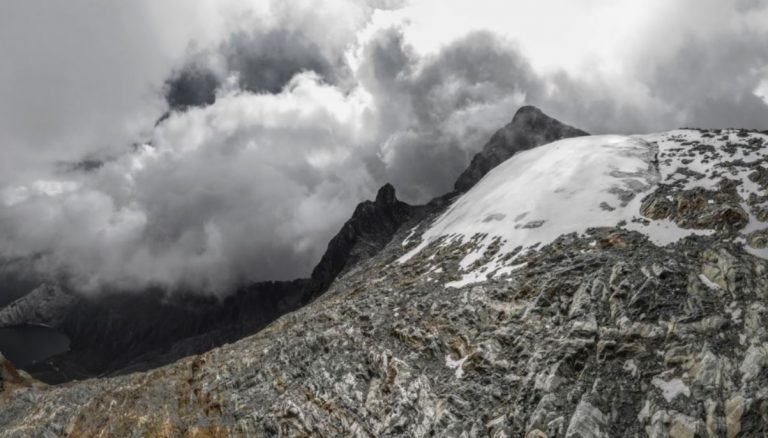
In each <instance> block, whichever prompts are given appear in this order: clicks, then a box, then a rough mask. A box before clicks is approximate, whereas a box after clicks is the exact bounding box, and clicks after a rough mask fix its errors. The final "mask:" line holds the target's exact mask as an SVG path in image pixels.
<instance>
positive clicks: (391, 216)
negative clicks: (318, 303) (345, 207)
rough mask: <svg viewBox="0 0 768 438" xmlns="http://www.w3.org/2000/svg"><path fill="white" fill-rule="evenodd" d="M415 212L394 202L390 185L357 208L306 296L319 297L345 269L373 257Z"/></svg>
mask: <svg viewBox="0 0 768 438" xmlns="http://www.w3.org/2000/svg"><path fill="white" fill-rule="evenodd" d="M415 211H416V209H415V208H414V207H411V206H410V205H408V204H406V203H405V202H402V201H400V200H398V199H397V196H396V194H395V188H394V187H393V186H392V184H389V183H387V184H385V185H384V186H382V187H381V188H380V189H379V191H378V193H377V194H376V199H375V200H374V201H365V202H362V203H360V204H358V206H357V208H355V212H354V213H353V214H352V217H351V218H350V219H349V220H348V221H347V222H346V223H345V224H344V226H343V227H342V228H341V231H339V233H338V234H336V236H334V237H333V239H331V241H330V243H328V249H327V250H326V251H325V254H324V255H323V258H322V259H320V263H318V264H317V266H316V267H315V269H314V270H313V271H312V276H311V278H310V283H309V284H308V287H307V296H308V297H309V298H315V297H317V296H319V295H320V294H321V293H323V292H325V290H326V289H328V286H330V285H331V283H332V282H333V280H334V279H335V278H336V277H337V276H338V275H339V274H341V273H342V272H344V270H345V269H347V268H349V267H351V266H354V265H355V264H356V263H358V262H360V261H361V260H365V259H367V258H370V257H372V256H374V255H375V254H376V253H377V252H379V251H380V250H381V249H382V248H383V247H384V245H386V244H387V243H389V241H390V240H391V239H392V236H393V235H394V234H395V232H396V231H397V230H398V228H399V227H400V226H401V225H402V224H403V223H404V222H405V221H407V220H408V219H409V218H410V217H411V216H412V215H413V214H414V212H415Z"/></svg>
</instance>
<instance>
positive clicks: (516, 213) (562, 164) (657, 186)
mask: <svg viewBox="0 0 768 438" xmlns="http://www.w3.org/2000/svg"><path fill="white" fill-rule="evenodd" d="M765 137H766V136H764V135H762V134H757V133H746V134H745V133H743V132H741V131H736V130H732V131H717V133H712V132H706V131H698V130H678V131H671V132H667V133H661V134H653V135H648V136H633V137H627V136H615V135H611V136H589V137H578V138H571V139H565V140H560V141H556V142H553V143H550V144H548V145H544V146H541V147H538V148H536V149H532V150H529V151H525V152H521V153H518V154H517V155H515V156H513V157H512V158H510V159H509V160H507V161H506V162H504V163H503V164H501V165H500V166H498V167H497V168H495V169H494V170H492V171H491V172H490V173H488V174H487V175H486V176H485V178H483V179H482V180H481V181H480V182H479V183H478V184H477V185H476V186H475V187H474V188H472V189H471V190H470V191H469V192H467V193H466V194H465V195H463V196H462V197H460V198H459V199H458V200H457V201H456V202H455V203H454V204H453V205H452V206H451V208H450V209H448V211H446V212H445V213H444V214H443V215H442V216H441V217H439V218H438V219H437V220H436V221H435V222H434V223H433V224H432V225H431V227H430V228H429V229H428V230H426V231H425V232H424V233H423V234H422V241H421V243H420V244H419V245H418V246H416V247H415V248H413V249H412V250H411V251H409V252H408V253H407V254H406V255H405V256H403V257H402V258H401V259H400V261H401V262H405V261H407V260H409V259H410V258H411V257H413V256H414V255H415V254H417V253H418V252H420V251H421V250H422V249H424V248H425V247H426V246H427V245H430V244H435V243H437V244H452V245H455V244H459V245H464V246H465V247H468V248H470V250H469V251H467V252H466V253H465V255H464V257H463V259H462V261H461V263H460V266H461V268H462V269H463V271H464V274H465V275H464V279H463V280H462V281H460V282H455V283H453V284H449V285H450V286H461V285H463V284H467V283H469V282H475V281H482V280H485V279H486V278H487V277H488V276H492V275H499V274H504V273H508V272H511V271H512V270H514V269H515V268H516V267H517V265H516V264H515V259H516V258H517V256H519V255H521V254H524V253H525V252H526V251H529V250H532V249H536V248H540V247H542V246H543V245H546V244H548V243H551V242H553V241H554V240H555V239H557V238H558V237H559V236H562V235H565V234H569V233H578V234H581V233H583V232H585V231H586V230H587V229H589V228H592V227H624V228H626V229H629V230H634V231H638V232H641V233H643V234H645V235H647V236H648V237H649V239H650V240H651V241H652V242H654V243H655V244H657V245H666V244H669V243H672V242H675V241H678V240H679V239H681V238H684V237H686V236H688V235H691V234H712V233H714V232H715V231H722V229H724V228H728V227H731V228H734V227H735V228H736V229H739V230H740V231H741V234H740V235H738V234H736V235H732V237H733V236H737V237H736V238H741V239H742V240H743V241H744V242H746V241H747V239H746V238H747V235H748V233H749V232H753V231H755V230H761V229H765V228H768V223H765V222H763V221H765V220H768V210H766V209H765V208H766V207H768V198H766V199H764V198H763V197H760V195H761V187H760V186H759V184H758V183H757V182H755V181H757V180H758V179H759V178H760V175H758V174H759V173H760V172H761V170H760V169H765V167H761V166H762V165H763V163H764V162H765V163H766V164H768V161H767V160H766V157H768V151H766V148H765V147H763V143H764V140H765ZM766 180H767V181H768V178H766ZM729 187H730V189H729ZM750 196H751V198H750ZM750 199H752V200H751V201H750ZM667 204H668V205H667ZM761 209H763V210H761ZM761 212H762V213H761ZM742 219H743V220H742ZM742 222H743V223H742ZM729 223H730V225H729ZM731 231H733V230H731ZM738 236H741V237H738ZM750 248H751V252H752V253H753V254H758V253H759V250H757V249H756V248H752V247H750ZM489 253H491V254H493V256H492V257H489V256H488V254H489Z"/></svg>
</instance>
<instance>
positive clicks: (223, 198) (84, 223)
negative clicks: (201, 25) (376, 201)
mask: <svg viewBox="0 0 768 438" xmlns="http://www.w3.org/2000/svg"><path fill="white" fill-rule="evenodd" d="M24 4H28V3H26V2H25V3H24ZM29 4H34V2H30V3H29ZM112 4H113V3H110V5H112ZM270 4H271V5H272V6H273V7H272V8H271V9H269V11H268V13H265V12H263V11H262V12H261V13H260V14H256V13H243V14H239V15H238V21H237V23H239V24H238V26H233V27H232V30H231V31H229V30H227V31H225V32H221V33H219V34H216V36H215V37H211V38H210V39H209V40H208V42H207V43H205V44H203V43H200V42H198V43H197V44H195V45H189V41H191V40H192V39H193V38H194V36H195V35H194V32H192V31H189V30H188V29H187V31H188V32H189V33H191V35H189V36H188V37H187V40H184V39H183V38H182V40H183V42H184V44H181V43H180V42H178V41H176V40H175V39H174V40H173V41H170V42H168V43H167V44H164V45H163V44H160V45H159V47H160V49H158V43H157V41H155V39H154V38H153V36H154V37H159V36H162V35H164V34H165V32H166V31H167V29H166V31H163V30H162V26H159V25H158V26H157V28H155V27H150V30H151V32H148V31H147V29H146V28H145V26H146V25H147V24H146V23H148V22H156V20H157V17H156V16H154V15H151V14H150V12H153V10H152V9H151V8H150V7H144V6H141V3H137V4H136V5H137V6H134V7H128V6H126V7H125V8H121V7H120V6H104V5H101V6H95V3H94V4H91V3H90V2H87V1H82V2H79V3H77V5H79V6H80V8H79V9H82V12H84V13H86V12H87V15H86V16H85V18H83V17H84V16H83V15H78V14H77V13H76V11H71V10H68V11H67V13H71V14H72V17H71V20H73V21H77V20H84V21H85V22H86V23H93V22H97V23H99V22H102V23H100V24H99V25H98V26H96V25H94V26H96V28H94V29H92V31H93V32H96V33H98V32H102V31H103V32H107V34H113V33H110V32H108V31H107V30H104V29H101V27H99V26H119V27H118V29H119V30H120V31H119V32H117V34H118V35H119V36H121V38H124V41H123V40H122V39H120V38H117V39H116V40H114V41H110V42H108V43H104V44H103V47H102V46H101V45H99V43H95V42H93V41H88V37H89V36H88V35H79V34H76V33H75V34H73V35H70V38H69V39H71V40H72V41H69V39H66V38H65V39H64V42H63V43H57V42H53V41H50V40H47V39H46V40H44V41H39V40H38V39H39V38H42V37H40V36H39V35H32V34H31V33H30V32H27V31H25V30H24V29H22V28H19V26H16V27H14V26H11V30H8V28H7V27H6V26H4V25H5V24H9V25H12V24H13V22H14V21H18V18H19V17H18V14H22V13H29V14H31V13H33V12H34V11H31V10H26V9H24V8H22V9H24V10H18V11H14V12H16V14H17V16H16V17H13V15H12V14H10V15H9V14H1V15H0V17H5V21H7V23H3V21H4V19H3V18H0V29H2V30H0V55H4V56H5V57H6V58H7V57H13V56H15V55H14V54H16V55H17V56H16V58H13V59H15V60H17V61H19V62H18V63H16V64H14V65H10V66H9V64H8V63H4V64H3V65H4V66H3V67H0V88H1V89H2V91H3V94H2V95H3V96H7V97H8V99H5V100H4V101H3V102H2V103H0V116H2V117H0V120H2V121H0V127H1V128H2V134H0V141H2V148H3V153H4V155H5V156H8V157H10V160H8V161H5V164H3V166H2V167H3V171H4V176H3V177H2V178H0V183H2V188H1V189H0V190H1V191H0V202H2V208H0V256H2V257H3V258H4V259H6V260H13V261H14V263H15V265H19V266H24V269H26V270H27V271H29V272H33V273H34V274H35V275H40V276H42V277H46V278H64V279H66V280H68V281H70V282H71V283H73V284H74V285H75V286H77V287H79V288H82V289H85V290H91V291H96V290H100V289H102V288H104V287H110V288H115V287H116V288H127V289H130V288H138V287H144V286H148V285H161V286H165V287H167V288H170V289H176V288H185V289H199V290H204V291H209V292H221V291H226V290H227V289H228V288H230V287H232V286H233V285H236V284H239V283H242V282H245V281H254V280H272V279H287V278H293V277H297V276H301V275H306V274H307V273H308V272H309V270H310V269H311V267H312V266H313V264H314V263H316V261H317V260H318V259H319V258H320V256H321V254H322V252H323V251H324V249H325V245H326V244H327V242H328V240H329V239H330V238H331V237H332V236H333V234H334V233H335V232H336V231H337V230H338V229H339V228H340V226H341V224H342V223H343V221H344V220H346V219H347V218H348V216H349V215H350V214H351V212H352V210H353V208H354V206H355V205H356V204H357V203H358V202H360V201H361V200H364V199H367V198H370V197H371V196H372V194H373V193H375V190H376V188H377V187H379V186H380V185H382V184H383V183H384V182H387V181H391V182H392V183H393V184H394V185H395V186H396V187H397V188H398V191H399V194H400V196H401V197H402V198H404V199H405V200H406V201H409V202H414V203H415V202H424V201H426V200H428V199H429V198H431V197H433V196H435V195H439V194H442V193H444V192H447V191H449V190H450V188H451V187H452V184H453V182H454V180H455V178H456V177H457V176H458V174H459V173H460V172H461V171H462V170H463V169H464V167H465V166H466V164H467V163H468V161H469V158H470V157H471V155H472V154H473V153H474V152H476V151H477V150H478V149H479V148H480V147H481V146H482V144H483V143H484V142H485V141H486V140H487V139H488V137H489V136H490V134H491V133H492V132H493V131H495V130H496V129H498V128H499V127H500V126H502V125H504V124H505V123H507V122H508V121H509V119H510V118H511V117H512V115H513V114H514V111H515V110H516V109H517V108H518V107H519V106H521V105H523V104H534V105H537V106H539V107H541V108H542V109H543V110H544V111H545V112H547V113H549V114H551V115H553V116H555V117H557V118H560V119H561V120H563V121H565V122H567V123H569V124H572V125H574V126H577V127H579V128H582V129H585V130H587V131H590V132H593V133H604V132H619V133H633V132H648V131H655V130H664V129H670V128H674V127H678V126H703V127H709V126H712V127H724V126H739V127H747V128H759V129H766V128H768V105H767V104H766V97H765V96H768V75H767V73H768V53H767V52H768V51H767V50H766V47H768V24H766V23H768V22H766V21H761V20H760V18H762V17H765V16H766V14H768V11H767V8H766V4H765V2H761V1H751V2H741V3H739V7H738V8H736V7H734V8H732V9H733V10H730V9H729V11H728V13H729V15H728V16H727V17H722V20H727V23H726V24H727V25H726V24H724V25H723V26H722V29H719V28H718V29H715V30H716V31H712V29H711V28H710V29H708V30H707V31H701V30H698V27H697V26H696V24H697V23H686V22H685V21H686V20H687V19H688V15H687V9H686V8H685V7H682V6H681V7H680V8H679V9H676V10H674V11H672V12H669V16H665V17H664V20H662V21H663V22H664V23H667V24H668V25H669V26H673V25H677V26H678V27H679V29H678V30H677V31H676V32H674V35H675V36H674V38H671V37H662V36H660V35H659V34H658V33H657V32H656V31H655V29H651V30H650V31H649V32H648V35H647V36H646V37H644V38H641V39H640V42H639V43H637V42H636V43H635V44H634V45H633V47H632V50H633V51H634V53H635V54H636V56H631V57H629V58H628V59H627V60H626V61H625V64H624V65H625V71H624V72H623V73H622V74H606V73H604V72H601V71H600V70H599V69H592V68H590V67H589V66H586V67H585V68H584V69H583V70H582V71H578V72H575V71H565V70H556V71H548V72H539V71H536V70H535V69H534V67H533V64H532V63H531V62H530V59H529V57H530V56H532V54H529V53H524V52H523V51H522V50H521V49H520V48H519V47H518V46H517V44H516V42H515V40H514V38H510V37H509V36H504V35H498V34H495V33H494V32H491V31H484V30H482V29H481V30H475V31H472V32H468V33H462V34H457V35H455V36H454V37H452V38H451V39H450V40H446V41H444V42H443V44H441V45H440V46H439V47H437V48H435V49H434V50H432V51H430V52H428V53H424V52H422V51H419V50H418V49H417V48H416V47H415V46H414V45H413V44H412V43H411V41H410V40H409V38H410V37H409V35H410V34H409V32H408V29H409V28H408V26H409V25H410V22H409V20H408V16H407V14H402V6H403V5H401V4H399V3H398V4H395V3H391V4H385V3H384V2H370V3H359V2H346V1H333V2H328V8H327V9H324V10H322V11H321V10H319V9H318V8H314V7H312V4H311V3H302V2H297V3H296V4H295V5H291V6H286V5H285V4H284V3H277V2H275V3H270ZM680 4H681V5H686V4H687V7H689V8H695V7H696V5H697V4H698V3H696V2H692V1H687V2H680ZM114 5H123V2H114ZM185 5H186V3H183V4H179V5H177V6H178V7H179V8H188V7H189V6H185ZM123 6H125V5H123ZM72 7H73V6H70V8H72ZM25 8H26V7H25ZM113 8H114V9H113ZM380 8H383V9H385V10H382V9H380ZM386 9H389V10H390V11H387V10H386ZM161 12H162V11H161ZM123 13H125V14H127V15H120V14H123ZM153 13H157V11H154V12H153ZM715 13H719V14H721V15H722V11H719V12H715ZM398 14H400V15H398ZM150 15H151V16H150ZM116 16H119V17H120V18H119V19H117V18H115V17H116ZM9 17H10V18H9ZM36 17H37V16H36ZM164 17H165V15H162V14H161V15H160V18H164ZM392 17H394V18H392ZM403 17H405V18H403ZM14 19H16V20H14ZM30 19H31V18H30ZM709 19H711V17H708V16H704V17H699V18H696V20H703V21H704V22H707V23H708V21H707V20H709ZM38 20H39V22H38ZM114 20H117V23H115V22H114ZM153 20H154V21H153ZM35 21H36V22H37V25H38V27H40V28H44V29H51V30H53V31H57V30H58V29H60V28H61V27H62V26H69V28H71V27H72V23H71V22H69V21H68V20H63V21H61V22H58V21H57V20H54V17H53V16H51V17H48V15H46V14H43V17H42V18H35ZM161 23H162V21H161ZM761 23H762V24H761ZM75 28H76V26H75ZM184 29H186V28H184ZM553 31H554V30H553ZM61 32H64V31H61ZM67 32H70V31H67ZM72 32H74V31H72ZM670 32H673V30H670ZM182 33H183V32H182ZM54 35H55V32H54ZM134 36H135V37H137V38H139V39H138V40H136V41H134V40H130V42H129V41H128V40H129V37H130V38H132V37H134ZM142 38H143V39H142ZM14 39H15V41H16V42H15V43H9V41H12V40H14ZM161 39H162V38H161ZM62 44H63V45H64V46H62ZM78 44H85V45H86V48H87V49H88V50H92V51H95V52H93V53H90V52H89V53H88V54H85V55H79V50H80V49H79V48H78ZM660 45H661V46H660ZM662 49H663V50H662ZM113 52H117V53H113ZM19 53H20V54H19ZM30 53H32V54H34V58H35V59H32V60H30V61H29V62H26V63H25V62H21V61H20V59H21V58H23V57H27V56H29V54H30ZM137 72H138V73H137ZM80 76H82V77H80ZM163 100H164V101H165V103H164V104H163ZM166 110H169V111H170V113H169V114H168V115H167V117H164V118H162V119H161V121H160V122H159V123H157V124H156V125H155V123H154V122H155V121H156V120H157V119H158V118H159V117H160V115H161V114H163V112H164V111H166ZM137 120H138V121H137ZM132 136H133V137H132ZM137 140H140V141H139V143H138V144H137V145H136V146H135V147H133V148H130V147H128V145H130V144H131V142H132V141H137ZM105 142H106V143H108V144H105ZM105 148H106V150H107V152H105ZM30 151H33V152H30ZM94 154H95V155H94ZM99 154H101V155H99ZM93 156H104V157H108V158H106V159H104V160H103V162H102V161H98V160H97V161H93V160H91V161H86V162H90V163H92V164H93V163H95V164H94V165H92V166H91V165H89V166H84V165H83V166H79V165H77V164H76V165H73V166H70V167H68V169H67V170H66V171H65V170H62V168H61V166H60V165H58V166H54V165H52V164H51V165H50V166H48V167H46V166H45V164H46V163H49V164H50V163H60V162H61V161H66V160H71V161H73V162H76V163H78V162H80V163H82V161H81V160H82V159H83V158H84V157H93ZM40 163H42V164H40ZM78 166H79V167H78ZM27 169H34V171H32V170H29V171H28V170H27ZM19 260H23V261H24V262H23V263H20V262H19Z"/></svg>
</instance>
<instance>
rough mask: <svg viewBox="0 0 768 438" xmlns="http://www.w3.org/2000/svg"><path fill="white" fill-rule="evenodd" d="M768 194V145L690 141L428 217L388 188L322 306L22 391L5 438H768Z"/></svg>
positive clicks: (515, 168)
mask: <svg viewBox="0 0 768 438" xmlns="http://www.w3.org/2000/svg"><path fill="white" fill-rule="evenodd" d="M518 114H520V112H519V113H518ZM524 114H531V115H532V116H535V111H533V110H531V109H527V110H526V111H525V113H524ZM526 117H527V116H520V118H517V117H516V119H518V122H517V123H518V125H519V124H523V125H525V123H527V122H525V123H524V122H522V121H520V120H523V119H525V118H526ZM533 118H534V119H536V120H542V119H541V118H537V117H533ZM549 120H552V119H549ZM515 123H516V122H515V121H514V120H513V123H512V124H511V125H515ZM544 125H545V126H548V123H544ZM531 126H533V125H531ZM515 129H517V128H515ZM570 132H574V131H570ZM579 132H581V131H579ZM531 135H532V137H531V138H540V137H541V136H543V135H544V134H542V133H541V132H538V133H533V134H531ZM489 149H493V148H489ZM767 193H768V135H767V134H764V133H758V132H749V131H743V130H691V129H686V130H676V131H670V132H664V133H659V134H652V135H640V136H631V137H629V136H617V135H615V136H614V135H612V136H577V138H567V139H560V140H557V141H553V142H550V143H547V144H544V145H541V146H539V147H537V148H528V149H527V150H525V151H519V152H517V153H515V154H514V155H513V156H511V157H510V158H509V159H507V160H506V161H504V162H503V163H501V164H499V165H498V166H495V167H494V168H492V169H490V170H489V171H487V175H485V176H484V178H482V180H480V181H479V182H477V183H476V184H473V186H472V187H471V188H469V189H468V190H467V191H466V193H463V194H461V195H459V196H455V194H451V195H450V196H446V197H442V198H438V199H436V200H434V201H433V202H432V203H430V204H428V205H426V206H421V207H411V206H407V205H405V204H401V203H400V201H397V199H396V197H395V196H394V195H395V194H394V189H393V188H392V187H390V186H385V187H384V188H383V189H382V190H381V191H380V195H379V196H377V200H376V201H368V202H366V203H363V204H361V205H360V206H359V207H358V209H357V210H356V212H355V215H354V216H353V218H352V219H351V220H350V221H349V222H348V223H347V224H346V225H345V226H344V228H343V231H342V232H341V233H340V234H339V236H337V239H336V240H337V243H333V242H332V244H331V245H329V253H327V254H329V255H328V260H327V264H326V265H325V266H326V268H323V269H321V271H320V274H318V275H320V278H322V279H323V280H324V281H328V280H327V279H329V278H330V279H331V280H329V281H330V284H329V287H328V288H327V290H325V292H324V293H322V294H321V295H317V296H316V297H313V298H314V299H313V300H311V302H308V304H306V305H305V306H303V307H302V308H300V309H298V310H296V311H295V312H292V313H289V314H286V315H284V316H282V317H281V318H279V319H277V320H276V321H274V322H273V323H271V324H270V325H268V326H267V327H266V328H264V329H263V330H261V331H260V332H258V333H256V334H255V335H253V336H250V337H247V338H244V339H241V340H239V341H237V342H234V343H231V344H226V345H223V346H221V347H219V348H215V349H212V350H210V351H208V352H206V353H204V354H200V355H195V356H191V357H188V358H185V359H181V360H179V361H177V362H175V363H173V364H171V365H168V366H166V367H162V368H158V369H154V370H151V371H148V372H144V373H135V374H130V375H124V376H120V377H112V378H94V379H90V380H87V381H82V382H72V383H69V384H67V385H63V386H58V387H40V386H39V385H38V386H24V387H20V388H19V389H16V390H15V391H14V393H13V396H12V397H2V394H0V424H3V425H4V426H5V427H4V429H3V430H0V437H1V436H9V437H12V436H59V435H72V436H276V435H277V436H360V437H376V436H414V437H427V436H467V437H470V436H485V435H488V436H497V437H526V438H542V437H558V438H560V437H564V438H586V437H613V436H632V437H636V436H637V437H639V436H648V437H653V438H662V437H697V436H701V437H721V436H726V437H759V436H764V435H765V433H766V431H768V414H767V413H768V194H767ZM334 248H338V253H337V254H338V256H335V255H333V254H334V251H336V250H335V249H334ZM326 273H329V274H328V275H326ZM41 419H44V420H41Z"/></svg>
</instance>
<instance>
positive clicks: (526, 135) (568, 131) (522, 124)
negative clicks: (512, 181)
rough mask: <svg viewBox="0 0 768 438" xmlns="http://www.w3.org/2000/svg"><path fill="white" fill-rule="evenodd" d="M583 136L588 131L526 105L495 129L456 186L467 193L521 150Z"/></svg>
mask: <svg viewBox="0 0 768 438" xmlns="http://www.w3.org/2000/svg"><path fill="white" fill-rule="evenodd" d="M584 135H589V134H587V133H586V132H584V131H582V130H580V129H576V128H574V127H572V126H569V125H566V124H564V123H562V122H560V121H559V120H557V119H554V118H552V117H549V116H548V115H546V114H545V113H544V112H543V111H541V110H540V109H539V108H537V107H535V106H532V105H526V106H523V107H521V108H520V109H518V110H517V112H516V113H515V115H514V117H513V118H512V121H511V122H509V123H508V124H507V125H506V126H504V127H503V128H501V129H499V130H498V131H496V133H495V134H493V136H491V138H490V140H488V143H486V144H485V146H483V149H482V150H481V151H480V152H478V153H477V154H476V155H475V156H474V158H472V162H471V163H470V165H469V167H467V169H466V170H465V171H464V172H463V173H462V174H461V176H459V179H458V180H456V184H455V185H454V189H455V190H456V191H458V192H466V191H467V190H469V189H470V188H472V186H474V185H475V184H476V183H477V182H478V181H480V179H481V178H483V176H485V174H486V173H488V172H489V171H490V170H491V169H493V168H494V167H496V166H498V165H499V164H501V163H502V162H504V161H505V160H507V159H508V158H509V157H511V156H512V155H514V154H516V153H518V152H520V151H524V150H527V149H531V148H534V147H536V146H541V145H543V144H546V143H551V142H553V141H556V140H560V139H563V138H569V137H580V136H584Z"/></svg>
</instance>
